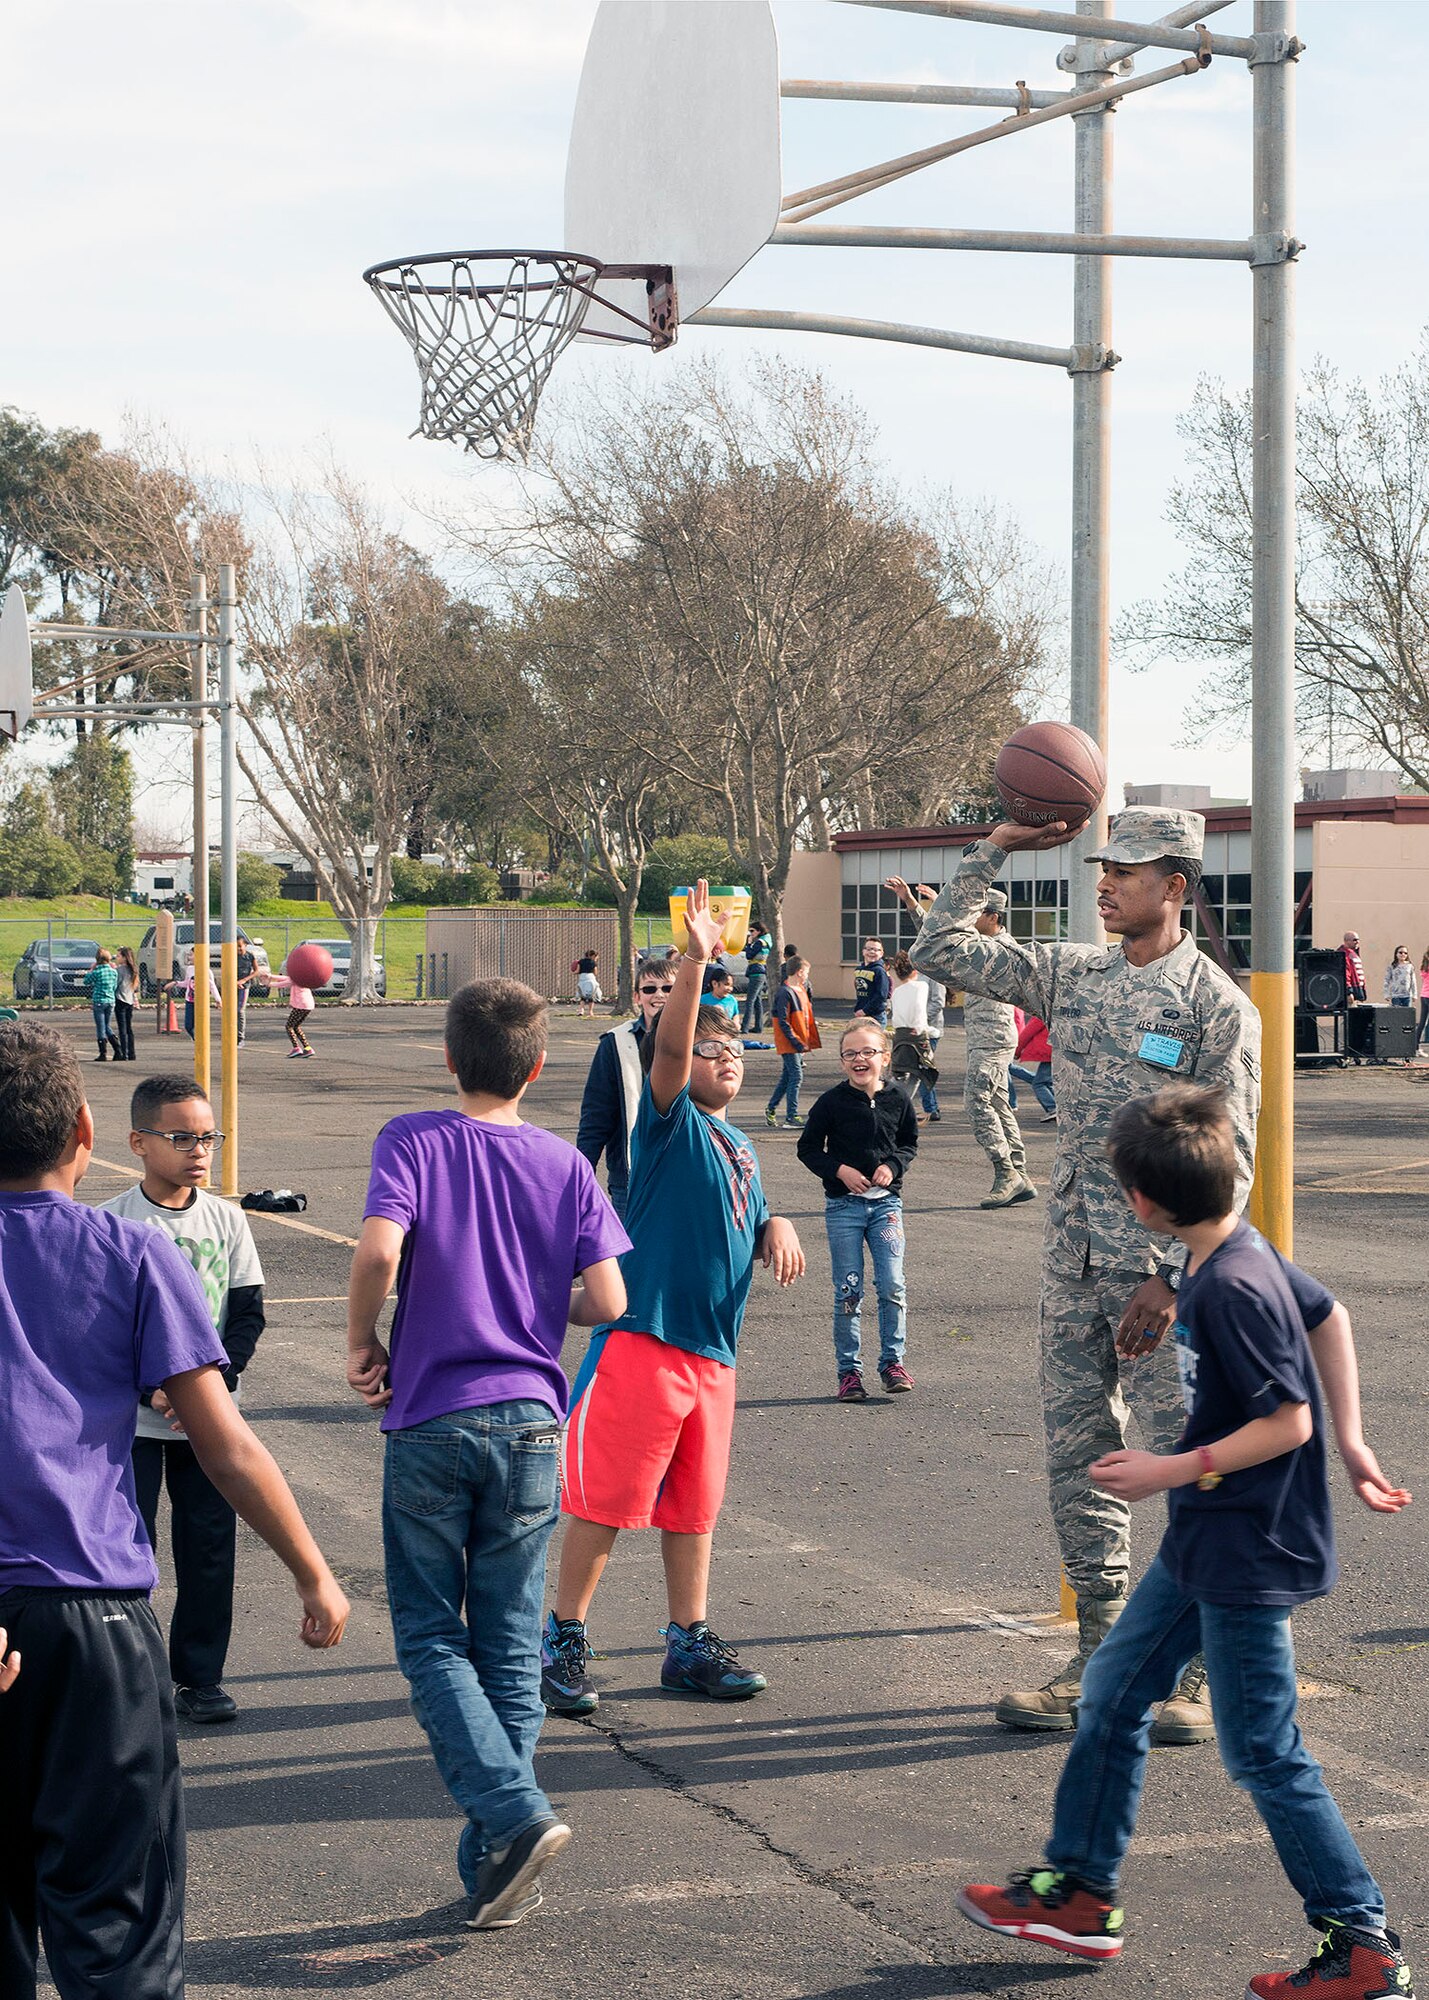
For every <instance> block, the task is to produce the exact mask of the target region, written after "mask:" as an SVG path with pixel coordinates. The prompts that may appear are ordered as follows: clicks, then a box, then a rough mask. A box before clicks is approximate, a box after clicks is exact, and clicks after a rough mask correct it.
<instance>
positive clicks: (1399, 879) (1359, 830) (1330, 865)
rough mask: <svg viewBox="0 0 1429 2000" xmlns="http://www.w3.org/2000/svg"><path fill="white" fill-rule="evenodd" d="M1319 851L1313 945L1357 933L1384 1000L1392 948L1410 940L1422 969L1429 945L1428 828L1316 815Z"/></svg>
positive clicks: (1374, 991)
mask: <svg viewBox="0 0 1429 2000" xmlns="http://www.w3.org/2000/svg"><path fill="white" fill-rule="evenodd" d="M1314 854H1315V858H1314V870H1315V894H1314V899H1313V901H1312V904H1311V922H1312V926H1313V935H1314V940H1315V943H1316V944H1317V945H1337V944H1338V943H1339V942H1340V940H1341V938H1342V937H1343V935H1344V933H1345V932H1346V931H1358V932H1359V936H1360V955H1361V957H1362V958H1363V959H1364V967H1365V987H1366V989H1367V991H1368V993H1369V997H1370V999H1371V1000H1382V999H1383V997H1384V969H1385V967H1386V966H1387V965H1388V964H1389V961H1390V959H1391V957H1392V956H1393V954H1394V947H1395V946H1396V945H1397V944H1407V945H1408V946H1409V955H1410V957H1411V958H1412V959H1413V961H1414V963H1415V965H1416V966H1417V965H1418V963H1419V961H1420V959H1421V957H1422V956H1423V954H1424V949H1425V947H1426V945H1429V826H1405V825H1394V824H1392V823H1386V824H1382V825H1381V824H1378V823H1376V822H1374V821H1367V820H1358V821H1357V820H1329V819H1322V820H1317V821H1316V822H1315V850H1314Z"/></svg>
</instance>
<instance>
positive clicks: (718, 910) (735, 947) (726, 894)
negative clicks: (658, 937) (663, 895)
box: [670, 883, 754, 952]
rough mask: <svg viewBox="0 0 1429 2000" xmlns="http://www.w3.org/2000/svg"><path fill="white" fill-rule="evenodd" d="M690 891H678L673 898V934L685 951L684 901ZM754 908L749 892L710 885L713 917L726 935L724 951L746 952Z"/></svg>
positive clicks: (671, 928)
mask: <svg viewBox="0 0 1429 2000" xmlns="http://www.w3.org/2000/svg"><path fill="white" fill-rule="evenodd" d="M689 893H690V892H689V889H688V888H684V889H676V890H675V891H674V893H673V894H672V895H671V897H670V935H671V936H672V938H673V939H674V941H675V945H676V947H677V948H678V949H679V950H680V951H683V950H684V949H685V944H686V942H687V940H686V937H685V898H686V896H688V895H689ZM753 907H754V899H753V897H752V896H751V895H750V893H749V891H748V889H740V888H732V887H730V886H729V885H728V884H727V883H726V884H721V885H719V886H716V885H715V884H713V883H711V885H710V915H711V916H713V917H716V918H717V919H718V920H719V923H720V925H721V927H722V929H723V932H724V949H725V950H726V951H728V952H741V951H743V950H744V940H745V938H746V937H747V936H748V935H749V917H750V912H751V910H752V909H753Z"/></svg>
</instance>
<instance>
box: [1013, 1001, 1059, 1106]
mask: <svg viewBox="0 0 1429 2000" xmlns="http://www.w3.org/2000/svg"><path fill="white" fill-rule="evenodd" d="M1012 1012H1013V1016H1014V1018H1016V1020H1017V1023H1018V1027H1017V1053H1016V1054H1015V1055H1014V1057H1013V1059H1012V1061H1011V1062H1010V1063H1009V1064H1008V1066H1007V1101H1008V1103H1009V1104H1010V1105H1011V1106H1012V1107H1013V1109H1014V1110H1015V1109H1016V1108H1017V1089H1016V1086H1017V1085H1018V1084H1019V1083H1025V1084H1028V1085H1030V1086H1031V1090H1032V1095H1033V1096H1034V1097H1035V1098H1036V1099H1037V1102H1038V1103H1039V1104H1040V1105H1041V1107H1042V1123H1043V1124H1044V1125H1055V1124H1056V1122H1057V1099H1056V1097H1055V1096H1054V1095H1053V1091H1052V1043H1051V1040H1050V1039H1049V1037H1048V1034H1047V1023H1046V1022H1045V1021H1040V1020H1038V1018H1037V1016H1036V1015H1035V1014H1023V1013H1022V1010H1021V1009H1020V1008H1018V1007H1014V1008H1013V1010H1012Z"/></svg>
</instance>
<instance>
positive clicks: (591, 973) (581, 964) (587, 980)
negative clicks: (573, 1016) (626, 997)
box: [571, 945, 605, 1021]
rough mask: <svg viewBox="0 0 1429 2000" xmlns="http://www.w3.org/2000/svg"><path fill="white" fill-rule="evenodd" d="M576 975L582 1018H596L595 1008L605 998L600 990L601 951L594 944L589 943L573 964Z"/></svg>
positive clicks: (580, 1016) (572, 967)
mask: <svg viewBox="0 0 1429 2000" xmlns="http://www.w3.org/2000/svg"><path fill="white" fill-rule="evenodd" d="M571 971H572V972H573V973H575V975H576V994H577V997H578V998H579V1000H580V1007H579V1010H578V1013H579V1018H580V1019H581V1020H583V1021H584V1020H586V1019H587V1018H589V1019H590V1020H592V1021H593V1020H594V1019H595V1010H596V1008H597V1007H598V1006H599V1004H600V1002H601V1001H602V1000H603V999H604V997H605V996H604V994H603V993H602V992H601V990H600V953H599V952H598V951H597V950H596V949H595V947H594V945H588V946H587V947H586V949H585V950H584V951H583V952H582V953H581V955H580V957H579V958H578V959H575V960H574V961H573V962H572V965H571Z"/></svg>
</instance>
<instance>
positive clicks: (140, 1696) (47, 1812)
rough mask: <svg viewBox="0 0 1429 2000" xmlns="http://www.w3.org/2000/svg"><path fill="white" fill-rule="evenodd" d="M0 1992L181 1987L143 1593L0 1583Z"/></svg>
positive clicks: (30, 1999)
mask: <svg viewBox="0 0 1429 2000" xmlns="http://www.w3.org/2000/svg"><path fill="white" fill-rule="evenodd" d="M0 1625H3V1626H4V1627H5V1629H6V1631H7V1633H8V1635H9V1644H10V1646H11V1647H12V1648H13V1649H14V1650H16V1651H18V1652H19V1653H20V1654H22V1655H23V1664H22V1666H21V1669H20V1678H19V1679H18V1680H17V1681H16V1683H15V1685H14V1687H12V1688H11V1690H10V1692H9V1693H8V1694H0V1994H3V1995H4V2000H34V1996H35V1990H36V1973H35V1966H36V1957H37V1932H38V1935H39V1936H42V1937H43V1938H44V1941H45V1957H46V1958H47V1960H48V1961H49V1968H50V1977H51V1978H52V1979H53V1980H54V1983H55V1986H56V1988H57V1990H58V1992H59V1995H60V2000H182V1995H183V1990H184V1970H183V1907H184V1819H183V1801H182V1797H181V1793H180V1788H179V1755H178V1744H177V1741H176V1739H175V1731H174V1707H173V1698H172V1695H171V1693H170V1690H169V1676H168V1673H167V1671H166V1669H165V1666H164V1642H163V1640H162V1638H161V1637H160V1635H159V1628H158V1625H157V1624H156V1623H155V1621H154V1614H153V1612H152V1611H151V1610H150V1609H149V1605H148V1602H147V1600H146V1598H145V1597H144V1596H143V1594H142V1593H140V1592H137V1591H126V1592H122V1593H118V1594H115V1595H112V1596H111V1595H108V1594H105V1593H101V1592H98V1591H96V1592H87V1591H65V1590H30V1589H23V1590H9V1591H0Z"/></svg>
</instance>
